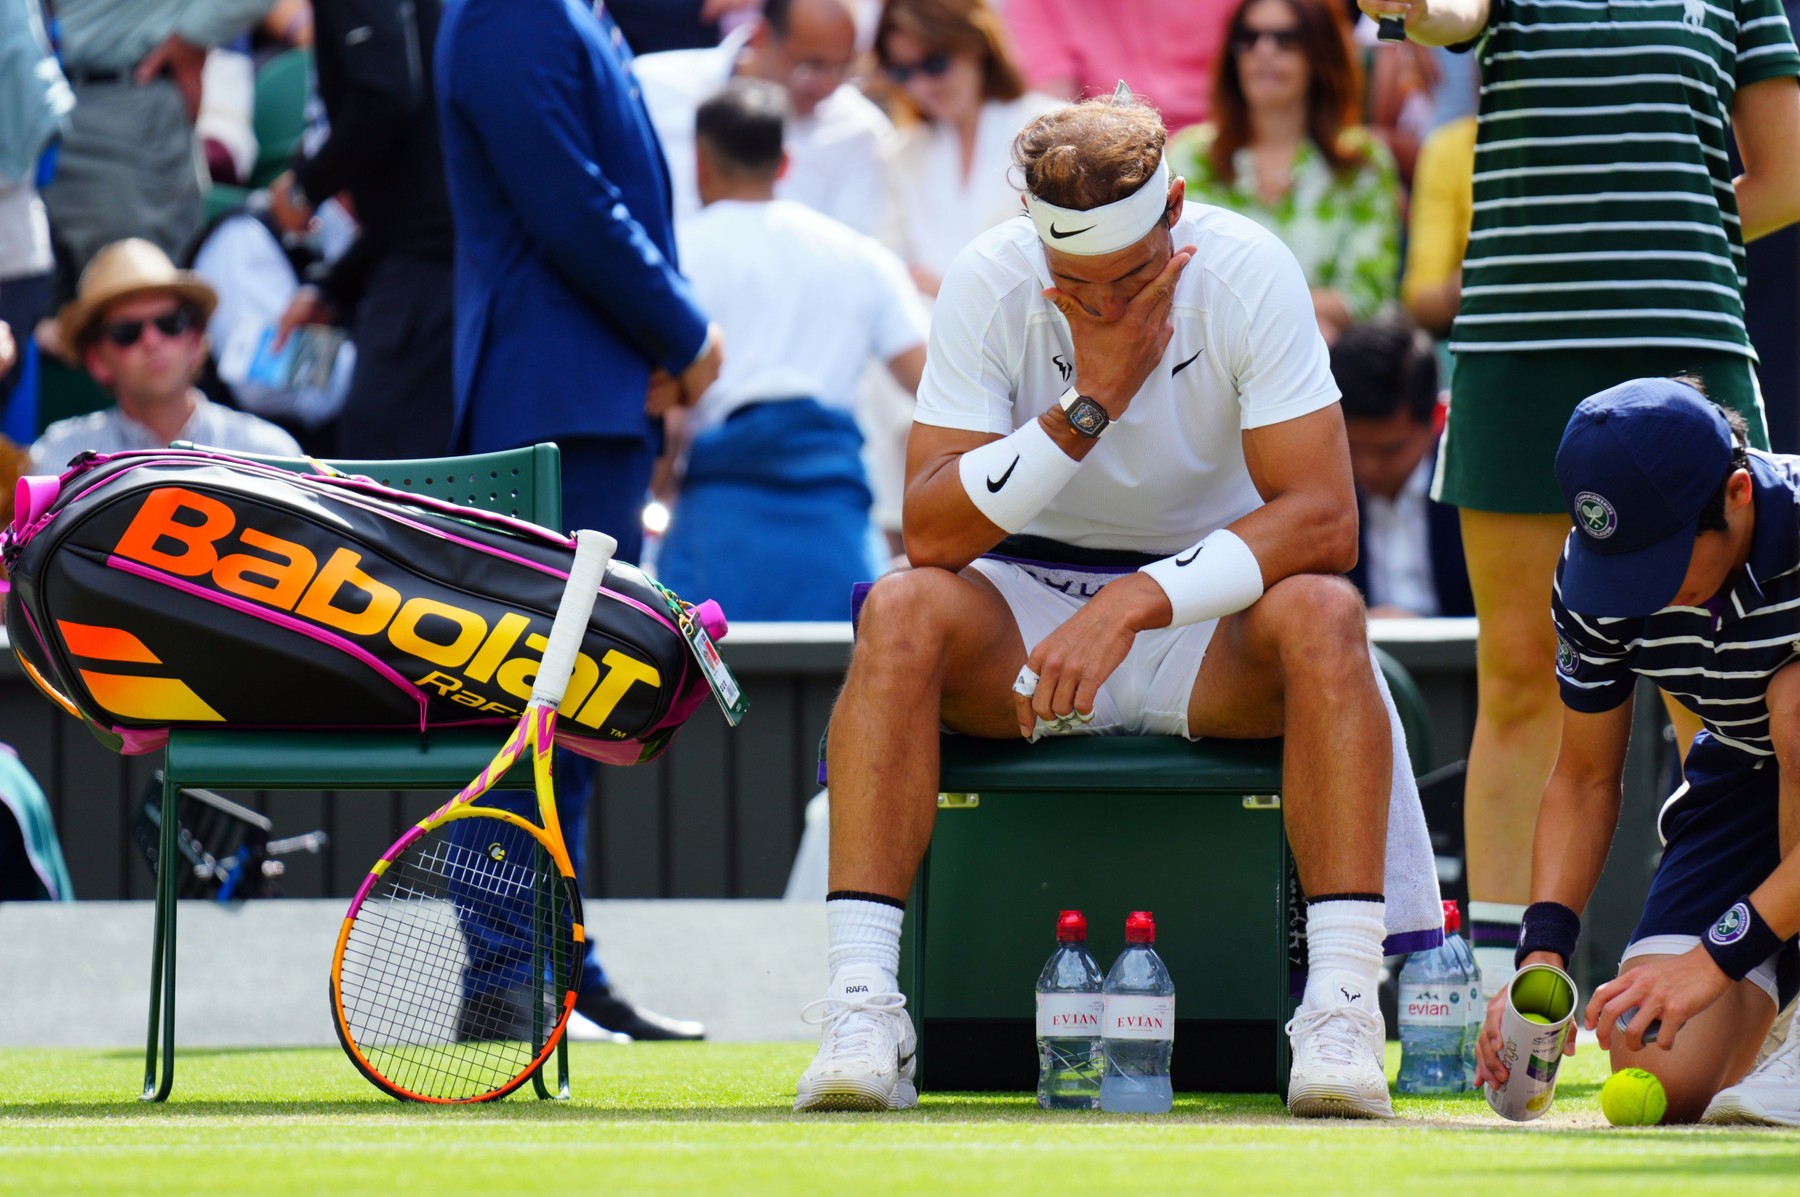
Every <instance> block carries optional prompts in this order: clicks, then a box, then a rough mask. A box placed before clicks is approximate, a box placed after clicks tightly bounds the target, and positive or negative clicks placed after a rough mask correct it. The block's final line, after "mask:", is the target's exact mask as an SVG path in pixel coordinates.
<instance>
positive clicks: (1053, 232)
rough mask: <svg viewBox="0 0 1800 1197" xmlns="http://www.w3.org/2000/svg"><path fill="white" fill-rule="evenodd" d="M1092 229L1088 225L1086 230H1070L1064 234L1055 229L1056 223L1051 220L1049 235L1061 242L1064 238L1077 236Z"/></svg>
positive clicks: (1091, 226)
mask: <svg viewBox="0 0 1800 1197" xmlns="http://www.w3.org/2000/svg"><path fill="white" fill-rule="evenodd" d="M1093 227H1094V226H1093V225H1091V224H1090V225H1088V226H1087V228H1086V229H1070V230H1069V231H1068V232H1066V233H1065V232H1063V231H1062V230H1061V229H1059V228H1057V227H1056V222H1055V221H1054V220H1053V221H1051V222H1050V235H1051V236H1052V237H1055V238H1056V239H1057V240H1058V241H1061V240H1062V239H1063V238H1064V237H1074V236H1078V235H1080V234H1082V233H1085V232H1087V231H1088V229H1091V228H1093Z"/></svg>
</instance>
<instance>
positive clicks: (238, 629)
mask: <svg viewBox="0 0 1800 1197" xmlns="http://www.w3.org/2000/svg"><path fill="white" fill-rule="evenodd" d="M319 469H320V472H315V473H306V474H301V473H292V472H289V471H287V470H284V469H280V468H278V467H275V466H270V465H265V464H262V463H259V462H253V461H246V460H244V459H241V458H234V457H230V456H228V455H224V454H219V453H212V452H205V451H184V450H175V449H161V450H152V451H146V452H134V453H115V454H109V455H101V454H91V453H90V454H84V455H82V456H81V457H79V458H77V459H76V460H75V462H74V463H73V464H72V466H71V468H70V469H69V471H68V472H67V473H65V474H63V475H62V476H61V477H59V478H42V477H35V478H22V479H20V481H19V486H18V501H17V504H16V507H15V512H14V516H13V524H12V527H11V529H10V530H8V531H7V532H6V533H4V535H3V536H0V555H4V557H5V560H6V564H7V567H8V569H9V570H10V571H11V575H12V591H11V594H10V595H9V596H8V598H7V603H6V615H7V619H6V622H7V628H8V630H9V632H10V634H11V639H12V645H13V649H14V651H15V652H17V653H18V655H19V659H20V661H21V662H22V663H23V665H24V668H25V672H26V673H27V674H28V675H29V676H30V677H31V678H32V680H33V681H35V682H36V683H37V684H38V685H39V686H40V687H42V688H43V690H44V691H45V692H46V693H47V694H49V696H50V697H51V698H52V699H54V700H55V701H56V702H57V703H59V704H60V705H61V706H63V707H64V708H65V709H66V710H68V711H70V712H71V713H72V714H75V715H78V716H80V717H81V718H82V719H84V720H86V721H87V722H88V724H89V725H90V726H91V727H92V728H93V729H94V731H95V732H96V733H97V734H98V735H99V737H100V739H101V740H102V741H104V742H105V743H106V744H107V745H108V746H109V747H111V748H113V749H114V750H115V751H118V752H123V753H142V752H150V751H154V750H156V749H158V748H160V747H162V745H163V744H164V742H165V741H166V740H167V738H168V731H169V729H170V728H174V727H240V728H357V729H371V728H390V729H398V728H410V729H416V730H418V731H420V732H421V733H423V732H425V731H427V730H429V729H431V728H439V727H452V726H470V725H482V724H492V725H495V726H502V725H508V724H511V723H513V722H515V721H516V720H517V719H518V718H519V713H520V712H521V711H523V710H524V709H525V704H526V703H527V702H528V701H529V700H530V698H531V686H532V681H533V679H534V678H535V676H536V671H537V666H538V661H539V658H540V656H541V655H542V652H543V649H544V644H545V637H546V636H547V635H548V633H549V631H550V624H551V620H552V618H553V617H554V616H555V614H556V608H557V603H558V601H559V600H560V598H561V596H562V591H563V586H564V582H565V580H566V579H567V577H568V573H569V566H570V563H571V561H572V560H573V559H574V542H573V540H572V539H571V538H569V537H566V536H563V535H561V534H560V533H557V532H552V531H550V530H548V529H545V528H540V527H538V526H537V525H535V524H530V523H526V522H524V521H521V520H516V519H512V518H509V517H507V516H502V515H497V514H492V513H488V512H484V511H478V510H475V509H473V508H469V507H461V506H457V505H455V504H451V503H446V502H442V501H440V500H436V499H430V498H425V497H423V496H419V495H412V494H407V493H405V492H402V491H396V490H392V489H390V488H388V487H384V486H381V485H379V484H377V483H375V482H373V481H371V480H369V479H367V478H359V477H349V476H346V475H341V474H333V473H330V472H327V471H326V470H325V467H319ZM708 625H710V626H708ZM708 632H710V633H712V635H713V636H721V635H723V634H724V619H723V617H722V615H720V613H719V610H718V607H717V605H716V604H713V603H703V604H701V605H700V606H699V607H697V608H696V607H691V606H689V605H688V604H685V603H683V602H681V601H680V600H679V599H677V598H676V597H675V596H674V595H673V594H671V593H670V592H669V591H667V590H665V589H663V588H662V587H660V586H658V585H657V584H656V583H655V582H653V581H652V580H651V579H649V578H648V577H646V576H645V575H644V574H643V573H642V572H641V571H639V570H638V569H636V568H635V567H633V566H630V565H626V564H624V563H622V562H614V563H613V564H612V567H611V568H610V569H608V570H607V572H606V576H605V582H604V585H603V586H602V588H601V591H600V595H599V599H598V601H597V602H596V603H595V604H594V613H593V615H592V616H591V617H590V619H589V621H588V629H587V633H586V636H585V638H584V640H583V643H582V647H581V653H580V656H579V658H578V659H577V660H576V663H575V671H574V675H573V677H572V679H571V681H570V683H569V688H568V691H567V694H566V696H565V698H564V700H563V703H562V707H561V711H562V718H561V720H560V721H559V722H558V723H557V742H558V743H560V744H563V745H565V746H567V747H569V748H572V749H574V750H575V751H577V752H581V753H583V754H585V755H588V756H592V757H594V758H596V759H599V760H603V761H607V762H609V763H613V764H636V763H639V762H641V761H646V760H649V759H651V758H652V757H654V756H656V755H657V754H659V753H660V752H661V751H662V750H663V749H664V748H666V747H667V746H668V744H669V741H670V740H671V738H672V737H673V736H674V734H675V732H676V730H677V729H678V728H679V727H680V726H681V724H682V723H683V722H684V721H685V720H686V719H687V718H688V716H689V715H691V714H693V712H694V710H695V708H697V707H698V706H699V705H700V703H701V702H703V701H704V700H705V697H706V694H707V690H708V681H707V678H706V676H705V675H704V674H703V672H702V666H701V662H702V661H703V660H709V658H710V661H709V664H714V663H716V662H717V654H716V652H713V651H712V640H711V639H710V638H709V636H708ZM714 676H715V677H720V676H722V677H723V678H724V679H725V681H726V682H729V674H728V673H727V672H725V671H724V669H723V667H722V666H717V667H716V671H715V673H714ZM732 698H733V699H734V700H737V701H738V702H741V697H740V696H739V695H737V694H736V693H735V692H733V693H732Z"/></svg>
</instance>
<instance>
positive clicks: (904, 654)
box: [856, 566, 960, 661]
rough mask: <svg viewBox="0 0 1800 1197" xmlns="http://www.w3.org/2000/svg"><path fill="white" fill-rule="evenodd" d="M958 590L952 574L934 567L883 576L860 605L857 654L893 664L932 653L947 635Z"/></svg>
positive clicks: (957, 581) (955, 579) (940, 645)
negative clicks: (893, 662)
mask: <svg viewBox="0 0 1800 1197" xmlns="http://www.w3.org/2000/svg"><path fill="white" fill-rule="evenodd" d="M959 586H960V581H959V579H958V578H957V576H956V575H955V574H953V573H951V572H950V571H949V570H944V569H937V568H935V567H933V566H925V567H923V568H919V569H908V570H900V571H896V572H894V573H890V574H887V575H886V576H884V577H883V578H882V579H881V580H880V581H878V582H876V583H875V585H874V587H873V588H872V589H870V591H869V595H868V598H866V599H865V600H864V601H863V605H862V614H861V616H860V617H859V619H858V622H857V627H856V652H857V655H858V656H859V657H877V658H884V659H890V660H895V661H904V660H909V659H913V658H916V657H917V656H919V655H920V654H921V653H928V654H933V655H935V654H936V653H937V652H939V651H940V650H941V648H942V646H943V641H944V637H945V635H946V634H947V633H948V630H949V627H950V620H951V617H952V616H953V614H954V612H955V605H956V602H957V597H958V588H959Z"/></svg>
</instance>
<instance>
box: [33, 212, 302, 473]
mask: <svg viewBox="0 0 1800 1197" xmlns="http://www.w3.org/2000/svg"><path fill="white" fill-rule="evenodd" d="M217 303H218V296H217V295H216V294H215V293H214V292H213V289H212V288H211V287H210V286H208V285H207V284H206V282H205V281H204V280H202V279H201V278H200V277H199V276H198V275H196V274H193V273H190V272H189V271H185V270H177V269H175V265H174V263H172V262H170V261H169V259H168V256H167V255H166V254H164V253H163V252H162V250H160V249H158V248H157V247H156V246H154V245H152V244H150V243H149V242H148V241H140V240H137V239H135V238H134V239H129V240H125V241H119V242H115V243H114V244H112V245H108V246H106V247H105V248H103V249H102V250H101V251H100V252H99V253H97V254H95V255H94V258H93V261H91V262H89V263H88V266H87V269H86V270H83V271H82V272H81V285H80V287H79V288H78V289H77V291H76V295H75V298H74V299H73V300H72V301H70V302H69V303H67V304H65V305H64V306H63V309H62V312H61V314H60V315H59V316H58V317H57V324H58V329H59V332H60V333H61V341H62V344H63V345H64V346H65V347H66V348H67V349H68V351H69V352H70V353H71V354H73V355H75V356H76V357H77V358H78V360H80V361H81V362H82V363H83V364H85V365H86V366H87V370H88V373H90V374H92V375H93V376H94V381H95V382H98V383H99V384H100V385H101V386H102V387H103V388H105V389H106V390H107V391H109V392H111V394H112V396H113V398H114V399H115V400H117V403H116V405H115V406H113V407H109V408H107V409H106V410H105V411H97V412H90V413H89V414H87V415H85V416H74V417H71V418H69V419H67V420H58V421H57V422H56V423H54V424H52V425H50V427H49V428H46V429H45V430H44V434H43V435H42V436H40V437H39V438H38V439H37V442H36V443H35V444H33V445H32V446H31V469H32V472H33V473H38V474H54V473H57V472H59V471H61V469H62V468H63V466H64V465H66V464H67V463H68V461H69V459H70V458H72V457H74V456H75V455H76V454H78V453H81V452H82V451H84V450H88V449H93V450H96V451H98V452H101V453H119V452H123V451H125V450H128V449H156V448H162V447H164V446H166V445H168V444H169V443H171V442H172V441H192V442H194V443H195V444H197V445H209V446H212V447H213V448H218V449H224V450H226V451H228V452H240V453H270V454H278V455H284V456H292V455H297V454H298V453H299V452H300V446H299V445H298V444H296V443H295V441H294V438H293V437H291V436H289V435H288V434H287V433H285V432H283V431H282V430H281V429H279V428H277V427H276V426H275V425H273V424H271V423H269V422H268V421H266V420H261V419H258V418H257V417H255V416H252V415H249V414H247V413H245V412H240V411H233V410H232V409H230V408H228V407H221V406H219V405H218V404H215V403H212V402H211V401H209V400H208V399H207V398H206V396H204V395H202V394H201V393H200V391H199V389H198V388H197V387H195V386H194V380H195V379H196V378H197V377H198V376H199V374H200V370H201V368H202V367H203V366H204V365H205V363H206V352H207V348H206V321H207V319H208V317H210V316H211V315H212V312H213V308H214V306H215V305H216V304H217Z"/></svg>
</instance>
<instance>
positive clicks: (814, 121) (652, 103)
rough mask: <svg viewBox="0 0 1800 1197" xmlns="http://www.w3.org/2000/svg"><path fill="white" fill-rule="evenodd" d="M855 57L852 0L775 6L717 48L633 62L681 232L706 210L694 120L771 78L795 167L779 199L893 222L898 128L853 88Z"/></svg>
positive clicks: (778, 1)
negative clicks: (744, 86)
mask: <svg viewBox="0 0 1800 1197" xmlns="http://www.w3.org/2000/svg"><path fill="white" fill-rule="evenodd" d="M855 60H856V8H855V5H854V4H853V3H851V0H768V3H767V4H766V5H765V6H764V8H763V14H762V17H761V19H760V20H758V21H755V22H753V23H751V24H749V25H747V26H745V27H744V28H742V29H740V30H738V31H737V32H736V33H734V34H732V35H731V36H730V37H727V38H726V39H725V40H724V41H723V42H722V43H720V44H719V45H718V46H716V47H714V48H712V49H709V50H671V51H667V52H665V53H662V54H645V55H642V56H641V57H639V58H637V59H636V60H635V61H634V62H633V64H632V70H633V72H634V73H635V74H636V75H637V78H638V83H639V85H640V86H641V87H642V89H643V96H644V106H645V107H646V108H648V109H649V111H650V120H651V123H653V124H654V125H655V126H656V136H657V138H658V139H659V140H660V141H661V142H662V146H663V156H664V157H665V158H667V160H668V163H669V182H670V186H671V190H672V191H673V192H674V195H675V222H676V225H677V226H678V227H679V226H680V225H681V224H682V223H683V222H685V221H686V220H687V219H688V218H689V217H691V216H692V215H693V214H694V213H696V212H698V211H699V210H700V192H699V187H698V185H697V183H696V181H695V177H694V114H695V113H696V112H697V111H698V110H699V107H700V103H701V101H703V100H705V99H706V98H707V97H708V96H710V95H712V94H713V93H714V92H716V91H718V90H719V88H721V87H723V86H724V85H725V83H726V82H727V81H728V80H730V79H731V78H733V77H734V76H740V75H741V76H748V77H750V78H752V79H766V80H768V81H769V82H771V83H778V84H780V85H781V86H782V87H783V88H784V89H785V90H786V91H787V94H788V102H789V104H790V105H791V107H792V112H793V116H792V119H791V120H790V121H789V122H788V127H787V135H786V142H785V144H786V149H787V155H788V169H787V172H786V173H785V174H784V175H783V176H782V177H781V179H780V181H779V182H777V183H776V185H775V194H776V195H777V196H779V197H780V198H782V199H789V200H794V201H796V202H798V203H802V204H805V205H806V206H807V207H809V208H812V209H814V210H816V211H819V212H823V213H824V214H825V215H827V216H829V217H831V218H832V219H834V220H838V221H841V222H842V223H844V224H847V225H849V226H850V227H851V228H853V229H855V230H857V231H858V232H861V233H869V234H875V233H877V232H879V231H880V230H881V228H882V226H883V223H884V221H885V219H886V211H887V209H886V205H887V185H886V182H885V179H884V174H883V171H884V169H885V167H884V165H883V150H884V146H885V144H886V142H887V139H888V137H889V136H890V135H891V134H892V133H893V126H892V125H891V124H890V123H889V122H888V119H887V117H886V116H884V115H882V112H881V109H879V108H877V107H876V106H875V105H874V104H872V103H871V102H870V101H869V99H868V98H867V97H866V96H864V95H863V94H862V92H860V91H858V90H857V89H856V88H855V87H853V86H851V85H850V84H849V83H847V82H846V81H845V76H846V74H847V73H848V72H849V69H850V66H851V64H852V63H853V62H854V61H855Z"/></svg>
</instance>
